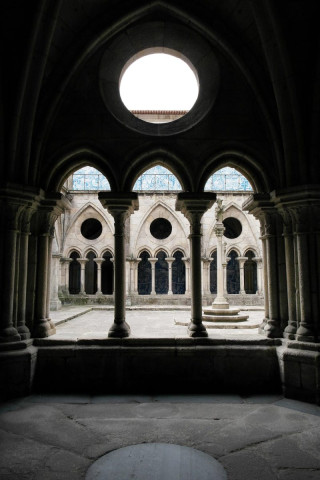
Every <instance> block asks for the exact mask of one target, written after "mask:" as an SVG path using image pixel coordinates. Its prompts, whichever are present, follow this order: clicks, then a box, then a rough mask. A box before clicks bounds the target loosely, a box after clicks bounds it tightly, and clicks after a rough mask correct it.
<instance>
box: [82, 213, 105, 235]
mask: <svg viewBox="0 0 320 480" xmlns="http://www.w3.org/2000/svg"><path fill="white" fill-rule="evenodd" d="M101 233H102V225H101V222H99V220H97V219H96V218H88V219H87V220H85V221H84V222H83V223H82V225H81V234H82V235H83V236H84V238H86V239H88V240H95V239H96V238H98V237H100V235H101Z"/></svg>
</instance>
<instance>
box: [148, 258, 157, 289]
mask: <svg viewBox="0 0 320 480" xmlns="http://www.w3.org/2000/svg"><path fill="white" fill-rule="evenodd" d="M148 260H149V262H150V263H151V295H155V294H156V263H157V261H158V259H157V258H156V257H155V258H153V257H150V258H148Z"/></svg>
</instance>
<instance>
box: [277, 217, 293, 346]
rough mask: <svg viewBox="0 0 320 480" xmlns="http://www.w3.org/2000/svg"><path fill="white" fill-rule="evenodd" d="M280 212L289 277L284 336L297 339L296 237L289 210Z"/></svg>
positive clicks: (287, 275) (287, 274)
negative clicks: (286, 321)
mask: <svg viewBox="0 0 320 480" xmlns="http://www.w3.org/2000/svg"><path fill="white" fill-rule="evenodd" d="M280 214H281V216H282V218H283V225H284V228H283V237H284V248H285V257H286V278H287V298H288V325H287V326H286V328H285V329H284V333H283V336H284V337H285V338H289V339H291V340H294V339H295V334H296V332H297V315H296V314H297V312H296V278H295V262H294V259H295V252H294V237H293V231H292V218H291V215H290V213H289V211H288V210H286V209H281V210H280Z"/></svg>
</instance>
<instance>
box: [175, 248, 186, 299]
mask: <svg viewBox="0 0 320 480" xmlns="http://www.w3.org/2000/svg"><path fill="white" fill-rule="evenodd" d="M173 257H174V259H175V260H174V262H173V263H172V293H173V294H174V295H183V294H184V293H185V292H186V268H185V265H184V261H183V260H182V259H183V257H184V255H183V253H182V252H181V251H180V250H177V251H176V252H175V253H174V254H173Z"/></svg>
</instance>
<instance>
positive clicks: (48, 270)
mask: <svg viewBox="0 0 320 480" xmlns="http://www.w3.org/2000/svg"><path fill="white" fill-rule="evenodd" d="M53 239H54V224H53V225H52V226H51V229H50V234H49V242H48V263H47V265H48V268H47V298H46V318H47V319H48V322H49V323H50V324H51V325H52V327H54V324H53V323H52V322H51V319H50V298H51V269H52V244H53Z"/></svg>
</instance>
